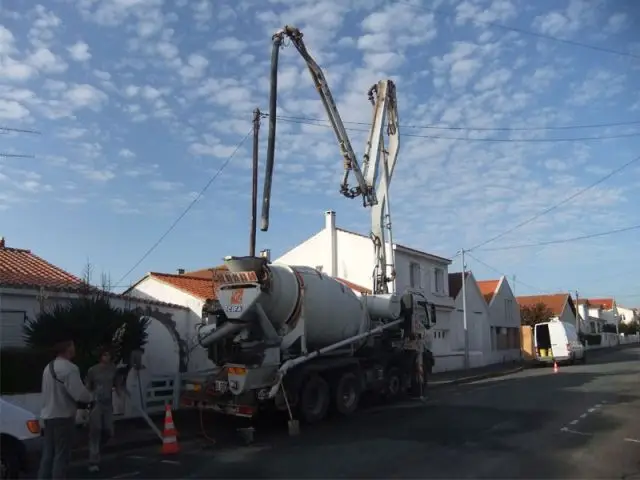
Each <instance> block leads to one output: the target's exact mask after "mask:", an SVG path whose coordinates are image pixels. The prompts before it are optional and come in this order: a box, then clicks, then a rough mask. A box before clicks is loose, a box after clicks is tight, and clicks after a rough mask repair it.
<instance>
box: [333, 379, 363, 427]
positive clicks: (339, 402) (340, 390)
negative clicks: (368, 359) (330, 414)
mask: <svg viewBox="0 0 640 480" xmlns="http://www.w3.org/2000/svg"><path fill="white" fill-rule="evenodd" d="M360 390H361V389H360V380H359V379H358V376H357V375H356V374H355V373H353V372H345V373H343V374H342V375H341V376H340V377H338V381H337V382H336V384H335V388H334V389H333V400H334V404H335V407H336V411H337V412H338V413H339V414H340V415H344V416H347V415H351V414H352V413H353V412H355V411H356V410H357V409H358V404H359V403H360V393H361V392H360Z"/></svg>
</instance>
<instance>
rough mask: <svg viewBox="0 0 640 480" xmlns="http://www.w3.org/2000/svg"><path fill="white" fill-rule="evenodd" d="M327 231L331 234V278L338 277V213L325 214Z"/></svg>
mask: <svg viewBox="0 0 640 480" xmlns="http://www.w3.org/2000/svg"><path fill="white" fill-rule="evenodd" d="M325 229H326V230H327V232H328V234H329V272H328V273H329V276H330V277H337V276H338V231H337V230H336V212H334V211H333V210H328V211H326V212H325Z"/></svg>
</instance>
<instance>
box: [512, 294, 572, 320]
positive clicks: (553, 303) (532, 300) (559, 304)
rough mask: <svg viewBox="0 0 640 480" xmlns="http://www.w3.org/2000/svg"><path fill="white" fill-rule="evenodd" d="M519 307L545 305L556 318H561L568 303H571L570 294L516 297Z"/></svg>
mask: <svg viewBox="0 0 640 480" xmlns="http://www.w3.org/2000/svg"><path fill="white" fill-rule="evenodd" d="M516 301H517V302H518V305H520V306H521V307H533V306H534V305H536V304H538V303H544V304H545V305H546V306H547V307H548V308H549V309H550V310H551V311H552V312H553V314H554V315H556V316H560V315H561V314H562V311H563V310H564V307H565V305H566V304H567V301H570V297H569V294H567V293H555V294H552V295H526V296H522V297H516Z"/></svg>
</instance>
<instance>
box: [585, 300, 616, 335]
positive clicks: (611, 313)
mask: <svg viewBox="0 0 640 480" xmlns="http://www.w3.org/2000/svg"><path fill="white" fill-rule="evenodd" d="M578 310H579V312H580V316H581V317H582V318H583V321H584V325H585V331H586V332H587V333H602V332H603V329H604V328H605V325H607V324H610V325H613V326H615V327H616V328H617V326H618V324H619V322H620V320H621V318H620V314H619V312H618V306H617V305H616V301H615V299H613V298H581V299H578Z"/></svg>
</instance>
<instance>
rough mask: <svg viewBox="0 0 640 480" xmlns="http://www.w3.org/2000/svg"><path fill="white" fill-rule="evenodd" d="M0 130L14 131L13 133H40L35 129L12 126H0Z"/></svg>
mask: <svg viewBox="0 0 640 480" xmlns="http://www.w3.org/2000/svg"><path fill="white" fill-rule="evenodd" d="M0 131H2V132H3V133H4V132H15V133H31V134H33V135H40V132H38V131H37V130H27V129H25V128H13V127H0Z"/></svg>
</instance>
